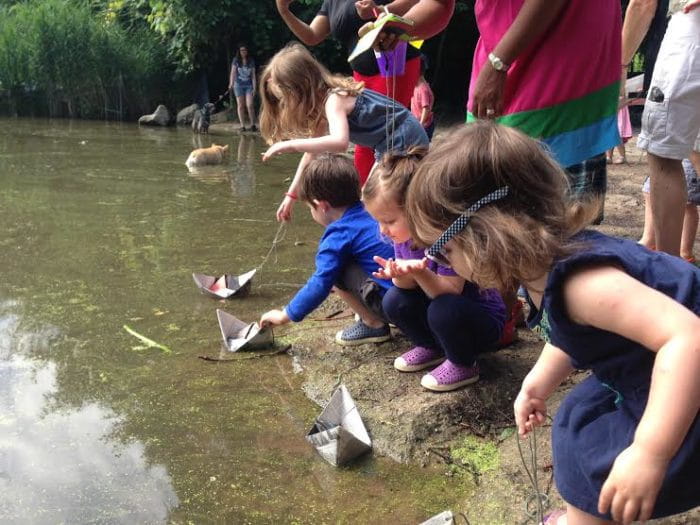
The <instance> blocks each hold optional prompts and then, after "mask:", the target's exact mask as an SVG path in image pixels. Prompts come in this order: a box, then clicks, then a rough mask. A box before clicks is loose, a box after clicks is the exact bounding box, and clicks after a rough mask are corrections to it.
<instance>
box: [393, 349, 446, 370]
mask: <svg viewBox="0 0 700 525" xmlns="http://www.w3.org/2000/svg"><path fill="white" fill-rule="evenodd" d="M444 360H445V356H444V355H443V354H442V352H440V351H439V350H433V349H432V348H426V347H424V346H416V347H415V348H411V349H410V350H409V351H408V352H405V353H403V354H401V355H400V356H399V357H397V358H396V359H394V368H396V370H400V371H401V372H417V371H418V370H423V369H424V368H428V367H429V366H433V365H436V364H438V363H440V362H442V361H444Z"/></svg>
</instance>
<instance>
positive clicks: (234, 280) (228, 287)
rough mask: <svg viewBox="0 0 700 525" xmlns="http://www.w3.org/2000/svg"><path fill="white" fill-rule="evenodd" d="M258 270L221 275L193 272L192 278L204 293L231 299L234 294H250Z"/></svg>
mask: <svg viewBox="0 0 700 525" xmlns="http://www.w3.org/2000/svg"><path fill="white" fill-rule="evenodd" d="M256 271H257V270H251V271H249V272H246V273H244V274H241V275H229V274H224V275H221V276H219V277H216V276H214V275H205V274H203V273H193V274H192V279H194V284H196V285H197V288H199V289H200V290H201V292H202V293H203V294H204V295H208V296H209V297H213V298H214V299H229V298H230V297H233V296H234V295H238V296H239V297H244V296H246V295H248V293H249V292H250V286H251V283H252V280H253V276H254V275H255V272H256Z"/></svg>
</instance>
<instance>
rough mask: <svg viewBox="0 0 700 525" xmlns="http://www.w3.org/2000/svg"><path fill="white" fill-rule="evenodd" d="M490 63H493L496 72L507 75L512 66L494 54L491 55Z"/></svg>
mask: <svg viewBox="0 0 700 525" xmlns="http://www.w3.org/2000/svg"><path fill="white" fill-rule="evenodd" d="M489 62H491V65H492V66H493V68H494V69H495V70H496V71H502V72H503V73H505V72H506V71H508V69H509V68H510V64H505V63H504V62H503V60H501V59H500V58H498V57H497V56H496V55H494V54H493V53H489Z"/></svg>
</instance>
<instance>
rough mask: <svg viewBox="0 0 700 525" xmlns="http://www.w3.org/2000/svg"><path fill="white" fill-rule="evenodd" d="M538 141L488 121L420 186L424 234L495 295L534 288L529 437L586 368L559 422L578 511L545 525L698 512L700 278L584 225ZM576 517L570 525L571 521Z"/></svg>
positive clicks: (410, 213) (417, 232)
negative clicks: (537, 347) (561, 390)
mask: <svg viewBox="0 0 700 525" xmlns="http://www.w3.org/2000/svg"><path fill="white" fill-rule="evenodd" d="M566 191H567V183H566V176H565V175H564V173H563V172H562V171H561V169H560V168H559V167H558V166H557V164H556V163H555V162H554V161H553V160H552V159H551V158H550V157H549V156H548V155H547V153H546V152H545V151H544V150H543V149H542V148H541V147H540V145H539V144H538V143H537V142H535V141H534V140H532V139H529V138H527V137H525V136H524V135H523V134H521V133H520V132H518V131H517V130H514V129H512V128H506V127H503V126H499V125H497V124H494V123H491V122H478V123H475V124H470V125H467V126H465V127H464V128H463V129H461V130H459V131H456V132H454V133H452V134H451V136H450V137H449V138H448V139H447V140H446V141H444V142H442V143H441V144H439V145H437V146H433V149H432V150H431V152H430V153H429V154H428V155H427V156H426V158H425V159H424V160H423V162H422V163H421V165H420V166H419V168H418V172H417V173H416V175H415V176H414V179H413V181H412V183H411V186H410V187H409V191H408V196H407V202H406V215H407V217H408V220H409V226H410V228H411V236H412V238H413V239H414V241H416V243H417V244H419V245H422V246H429V248H428V250H427V252H426V253H427V254H428V255H429V256H430V257H433V258H437V259H446V260H447V261H448V262H449V263H450V264H451V265H452V267H453V268H454V269H455V270H456V271H457V273H459V274H460V275H463V276H465V277H469V278H470V279H471V280H472V281H474V282H476V283H477V284H479V285H480V286H482V287H489V286H497V287H499V286H500V287H503V289H507V288H508V287H510V286H513V285H514V284H515V283H517V282H520V283H522V284H523V285H524V286H525V289H526V290H527V293H528V300H529V303H530V308H531V314H530V318H529V324H530V326H531V327H536V328H537V329H538V330H539V331H541V333H542V335H543V336H544V337H545V340H546V341H547V343H546V344H545V347H544V349H543V351H542V354H541V355H540V357H539V359H538V361H537V363H536V364H535V366H534V367H533V369H532V370H531V371H530V372H529V373H528V375H527V377H526V378H525V380H524V381H523V385H522V388H521V390H520V393H519V394H518V396H517V399H516V400H515V407H514V408H515V419H516V424H517V426H518V430H519V433H520V434H521V435H525V434H527V433H528V432H530V431H531V430H532V429H533V428H534V426H535V425H541V424H542V423H544V420H545V415H546V400H547V398H548V397H549V396H550V395H551V394H552V392H553V391H554V390H555V389H556V388H557V387H558V386H559V385H560V384H561V382H562V381H564V379H565V378H566V377H567V376H568V375H569V374H570V373H571V372H572V371H573V370H574V369H575V368H580V369H589V370H591V371H592V374H591V376H590V377H588V379H586V380H584V381H583V382H581V383H580V384H578V385H577V386H576V387H575V388H574V389H573V391H572V392H571V393H569V395H568V396H567V397H566V398H565V400H564V401H563V403H562V404H561V406H560V408H559V410H558V411H557V414H556V416H555V418H554V423H553V427H552V444H553V453H554V477H555V481H556V484H557V488H558V490H559V492H560V494H561V496H562V497H563V499H564V500H565V501H566V504H567V505H566V512H565V513H564V512H558V513H553V514H552V515H550V516H549V517H548V519H547V520H546V521H545V523H548V524H555V523H558V524H563V523H568V524H569V525H574V524H576V525H579V524H582V525H589V524H591V525H593V524H595V525H601V524H606V523H613V522H612V521H610V520H615V522H620V523H624V524H628V523H631V522H632V521H634V520H639V521H644V520H647V519H649V518H659V517H663V516H668V515H671V514H676V513H679V512H683V511H686V510H688V509H691V508H693V507H696V506H698V505H700V489H699V488H698V479H699V476H700V474H699V473H700V417H698V408H699V407H700V381H698V377H700V317H698V314H700V269H698V268H696V267H695V266H693V265H691V264H689V263H687V262H685V261H683V260H682V259H679V258H675V257H672V256H670V255H666V254H663V253H658V252H651V251H649V250H647V249H646V248H644V247H643V246H640V245H638V244H636V243H635V242H632V241H629V240H623V239H618V238H613V237H608V236H606V235H603V234H601V233H598V232H594V231H590V230H586V229H585V227H586V226H587V225H588V224H590V221H592V220H593V219H595V217H596V214H597V209H598V203H595V202H592V203H589V204H588V205H585V204H583V205H582V204H580V203H579V204H575V203H571V202H570V201H569V200H568V199H567V197H566ZM564 515H565V516H566V517H565V518H563V516H564Z"/></svg>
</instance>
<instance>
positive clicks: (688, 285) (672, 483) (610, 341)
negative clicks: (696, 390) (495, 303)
mask: <svg viewBox="0 0 700 525" xmlns="http://www.w3.org/2000/svg"><path fill="white" fill-rule="evenodd" d="M576 239H577V240H578V241H581V243H582V246H581V249H580V250H579V251H578V252H577V253H575V254H574V255H571V256H568V257H566V258H564V259H562V260H559V261H556V262H555V263H554V265H553V268H552V270H551V272H550V274H549V277H548V280H547V285H546V288H545V291H544V296H543V298H542V308H541V309H540V310H539V311H537V310H536V309H535V308H534V306H533V305H532V303H530V307H531V314H530V317H529V319H528V326H529V327H530V328H531V329H534V330H536V331H540V332H541V334H542V336H543V337H544V338H545V339H546V340H548V341H549V342H551V343H552V344H553V345H554V346H556V347H558V348H560V349H561V350H563V351H564V352H566V353H567V354H568V355H569V356H570V357H571V362H572V364H573V366H574V367H576V368H578V369H589V370H591V371H592V372H593V374H592V375H591V376H590V377H588V378H587V379H586V380H584V381H583V382H581V383H580V384H579V385H577V386H576V387H575V388H574V389H573V390H572V391H571V393H570V394H569V395H568V396H567V397H566V399H564V401H563V402H562V404H561V406H560V407H559V410H558V411H557V414H556V416H555V418H554V424H553V427H552V449H553V454H554V478H555V481H556V484H557V488H558V490H559V493H560V494H561V496H562V498H564V500H565V501H566V502H567V503H569V504H571V505H573V506H575V507H577V508H579V509H581V510H583V511H585V512H587V513H589V514H592V515H594V516H599V517H602V518H607V519H611V516H610V515H609V514H608V515H601V514H599V513H598V510H597V508H598V497H599V495H600V491H601V488H602V486H603V483H604V482H605V480H606V478H607V476H608V474H609V472H610V469H611V468H612V464H613V461H614V460H615V458H616V457H617V456H618V454H619V453H620V452H622V451H623V450H624V449H625V448H627V447H628V446H629V445H630V444H631V443H632V440H633V438H634V432H635V430H636V428H637V424H638V423H639V420H640V419H641V417H642V413H643V411H644V408H645V406H646V403H647V398H648V395H649V387H650V381H651V372H652V367H653V365H654V358H655V356H656V354H655V353H654V352H652V351H650V350H648V349H646V348H645V347H643V346H641V345H640V344H638V343H636V342H634V341H631V340H629V339H627V338H625V337H622V336H619V335H617V334H614V333H611V332H608V331H605V330H601V329H599V328H593V327H590V326H582V325H578V324H575V323H573V322H572V321H571V320H570V319H569V318H568V316H567V314H566V308H565V303H564V297H563V293H562V290H563V284H564V282H565V281H566V279H567V277H568V276H570V275H571V273H572V272H574V271H576V270H578V269H580V268H581V267H583V266H591V265H600V264H604V265H615V266H619V267H621V268H623V269H624V271H625V272H626V273H628V274H629V275H631V276H632V277H634V278H635V279H637V280H639V281H641V282H643V283H645V284H646V285H648V286H650V287H652V288H654V289H656V290H658V291H660V292H662V293H664V294H666V295H667V296H669V297H672V298H674V299H675V300H676V301H678V302H680V303H682V304H684V305H685V306H686V307H688V308H689V309H690V310H692V311H693V312H695V313H696V314H700V269H699V268H696V267H695V266H693V265H692V264H690V263H688V262H686V261H684V260H682V259H680V258H677V257H671V256H669V255H666V254H664V253H660V252H651V251H649V250H647V249H646V248H644V247H643V246H641V245H639V244H637V243H636V242H633V241H629V240H623V239H618V238H614V237H608V236H606V235H603V234H601V233H598V232H594V231H584V232H582V233H580V234H579V235H578V236H577V237H576ZM699 380H700V379H699ZM663 424H664V422H663V421H661V422H659V425H660V426H661V425H663ZM666 430H668V429H666ZM699 481H700V417H696V418H695V420H694V422H693V423H692V425H691V427H690V429H689V431H688V434H687V435H686V438H685V440H684V441H683V444H682V445H681V447H680V449H679V450H678V452H677V453H676V455H675V457H674V458H673V460H672V461H671V463H670V464H669V467H668V471H667V472H666V477H665V479H664V482H663V485H662V487H661V491H660V492H659V496H658V498H657V500H656V504H655V506H654V513H653V515H652V517H653V518H659V517H663V516H668V515H671V514H676V513H679V512H684V511H686V510H689V509H691V508H694V507H696V506H698V505H700V484H699V483H698V482H699Z"/></svg>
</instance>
